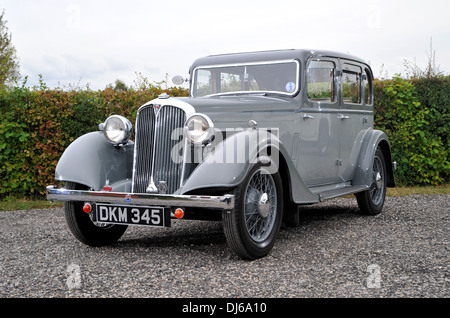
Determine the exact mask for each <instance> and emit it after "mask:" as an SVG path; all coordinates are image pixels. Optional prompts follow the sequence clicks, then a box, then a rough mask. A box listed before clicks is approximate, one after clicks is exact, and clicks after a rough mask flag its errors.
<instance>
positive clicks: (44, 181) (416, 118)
mask: <svg viewBox="0 0 450 318" xmlns="http://www.w3.org/2000/svg"><path fill="white" fill-rule="evenodd" d="M449 81H450V77H448V76H447V77H439V78H432V79H419V80H404V79H401V78H400V77H394V78H393V79H391V80H383V81H381V80H375V82H374V93H375V101H376V103H375V121H376V128H379V129H382V130H383V131H385V132H386V133H387V134H388V135H389V138H390V141H391V144H392V145H391V146H392V152H393V157H394V160H396V161H397V163H398V170H397V172H396V173H397V176H396V178H397V183H398V184H401V185H416V184H421V185H426V184H434V185H435V184H441V183H447V182H448V176H449V174H450V163H449V161H450V158H449V140H448V135H449V131H450V128H449V122H450V120H449V119H450V118H449V106H450V102H449V98H450V91H449V90H450V86H449ZM164 92H166V93H168V94H169V95H171V96H186V95H187V94H188V92H187V91H186V90H184V89H180V88H169V89H167V90H163V89H162V88H161V87H160V86H159V85H156V86H154V85H149V84H148V83H147V84H146V85H143V86H141V87H139V88H137V89H129V90H117V89H116V90H115V89H113V88H112V87H108V88H106V89H104V90H101V91H92V90H90V89H85V90H69V91H67V90H61V89H49V88H47V87H46V86H45V84H43V83H42V82H41V85H40V87H34V88H29V87H25V85H22V86H21V87H14V88H10V89H8V90H1V91H0V163H1V166H0V199H1V198H2V197H5V196H14V197H32V196H42V195H43V194H44V192H45V186H46V185H48V184H53V183H54V172H55V167H56V164H57V162H58V159H59V157H60V156H61V154H62V153H63V151H64V149H65V148H66V147H67V146H69V144H70V143H71V142H72V141H73V140H75V139H76V138H77V137H79V136H81V135H83V134H85V133H87V132H91V131H95V130H97V129H98V124H99V123H101V122H103V121H104V120H105V118H107V117H108V116H110V115H111V114H121V115H123V116H125V117H127V118H129V119H130V120H131V121H132V122H134V121H135V118H136V112H137V110H138V108H139V106H141V105H143V104H144V103H146V102H147V101H149V100H151V99H153V98H155V97H156V96H158V95H159V94H162V93H164Z"/></svg>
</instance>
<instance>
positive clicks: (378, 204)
mask: <svg viewBox="0 0 450 318" xmlns="http://www.w3.org/2000/svg"><path fill="white" fill-rule="evenodd" d="M386 179H387V175H386V162H385V160H384V156H383V152H382V151H381V149H380V148H377V150H376V152H375V156H374V158H373V168H372V183H371V185H370V187H369V190H367V191H364V192H361V193H357V194H356V199H357V201H358V206H359V209H360V210H361V212H362V213H364V214H368V215H377V214H380V213H381V211H382V210H383V205H384V201H385V197H386Z"/></svg>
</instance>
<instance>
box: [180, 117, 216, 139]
mask: <svg viewBox="0 0 450 318" xmlns="http://www.w3.org/2000/svg"><path fill="white" fill-rule="evenodd" d="M184 133H185V135H186V137H187V138H188V139H189V141H191V142H193V143H196V144H199V143H203V142H206V141H209V140H211V138H212V136H213V133H214V124H213V122H212V120H211V119H210V118H209V117H208V116H206V115H204V114H194V115H192V116H190V117H189V118H188V119H187V120H186V123H185V124H184Z"/></svg>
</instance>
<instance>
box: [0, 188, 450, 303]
mask: <svg viewBox="0 0 450 318" xmlns="http://www.w3.org/2000/svg"><path fill="white" fill-rule="evenodd" d="M449 205H450V196H448V195H433V196H417V195H414V196H408V197H396V198H393V197H388V198H387V201H386V203H385V208H384V212H383V213H382V214H381V215H378V216H375V217H370V216H361V215H359V214H358V208H357V205H356V200H354V199H349V198H344V199H342V198H341V199H335V200H331V201H327V202H324V203H321V204H319V205H314V206H309V207H305V208H303V210H302V214H301V224H300V226H299V227H297V228H284V227H283V228H282V230H281V232H280V234H279V237H278V240H277V242H276V244H275V247H274V249H273V250H272V252H271V253H270V254H269V255H268V256H267V257H265V258H263V259H259V260H256V261H252V262H249V261H243V260H241V259H239V258H237V257H236V256H234V254H232V253H231V252H230V250H229V249H228V247H227V244H226V241H225V236H224V234H223V232H222V226H221V223H220V222H203V221H187V220H185V221H178V220H177V221H174V222H173V226H172V227H171V228H169V229H146V228H142V227H129V228H128V230H127V232H126V233H125V235H124V236H123V237H122V238H121V239H120V241H119V242H118V243H116V244H114V245H113V246H108V247H102V248H92V247H88V246H85V245H83V244H82V243H80V242H78V241H77V240H76V239H75V238H74V237H73V236H72V235H71V233H70V232H69V230H68V228H67V226H66V224H65V220H64V213H63V210H62V209H59V208H58V209H49V210H30V211H14V212H0V224H1V225H0V246H1V255H0V297H2V298H28V297H38V298H52V297H63V298H64V297H75V298H78V297H80V298H86V297H90V298H102V297H126V298H128V297H139V298H140V297H150V298H153V297H158V298H160V297H169V298H185V297H195V298H209V297H214V298H230V297H243V298H253V297H258V298H266V297H268V298H271V297H279V298H291V297H293V298H304V297H314V298H316V297H320V298H328V297H339V298H340V297H364V298H366V297H367V298H384V297H390V298H391V297H392V298H408V297H427V298H428V297H429V298H448V297H449V296H450V289H449V270H450V267H449V265H450V262H449V253H448V252H449V249H450V246H449V231H448V230H449V225H450V213H449V212H450V210H449Z"/></svg>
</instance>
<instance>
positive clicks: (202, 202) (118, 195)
mask: <svg viewBox="0 0 450 318" xmlns="http://www.w3.org/2000/svg"><path fill="white" fill-rule="evenodd" d="M47 200H49V201H82V202H101V203H110V204H120V205H130V206H131V205H146V206H165V207H174V208H185V207H186V208H187V207H192V208H207V209H217V210H231V209H233V208H234V195H230V194H226V195H222V196H205V195H201V196H200V195H174V194H146V193H123V192H107V191H85V190H68V189H63V188H60V189H57V188H56V187H55V186H48V187H47Z"/></svg>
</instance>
